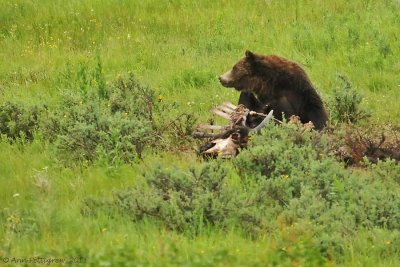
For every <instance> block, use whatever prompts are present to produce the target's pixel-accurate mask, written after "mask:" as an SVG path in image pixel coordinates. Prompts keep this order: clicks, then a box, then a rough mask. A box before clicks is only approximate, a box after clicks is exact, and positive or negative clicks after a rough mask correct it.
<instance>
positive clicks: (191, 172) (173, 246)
mask: <svg viewBox="0 0 400 267" xmlns="http://www.w3.org/2000/svg"><path fill="white" fill-rule="evenodd" d="M399 29H400V2H399V1H398V0H381V1H369V0H355V1H344V0H337V1H321V0H284V1H268V0H265V1H261V0H256V1H245V0H241V1H227V0H212V1H211V0H201V1H189V0H169V1H157V0H144V1H139V0H133V1H122V0H109V1H104V0H87V1H78V0H70V1H60V0H40V1H33V0H13V1H11V0H1V1H0V126H1V127H0V133H1V140H0V241H1V242H0V265H3V264H4V265H5V266H35V264H34V263H32V262H25V263H24V262H21V261H20V262H16V261H15V260H16V259H24V258H25V259H27V258H34V257H42V258H46V259H55V258H59V259H65V260H66V262H64V263H61V265H66V266H399V265H400V205H399V206H397V204H398V203H399V201H400V178H399V177H400V168H399V166H398V165H397V163H393V162H391V161H387V162H381V163H378V164H377V165H374V164H369V163H366V165H368V166H367V167H365V168H355V169H351V168H349V169H346V168H345V167H344V164H343V163H340V162H337V161H335V160H333V159H332V158H331V157H330V156H329V153H327V154H326V155H325V154H324V152H321V153H320V151H317V152H316V150H314V149H313V148H312V143H310V141H304V145H302V146H296V145H293V144H292V142H290V140H291V138H292V137H291V136H290V135H289V134H287V133H286V132H285V130H284V129H283V130H282V129H281V130H279V129H274V127H273V126H270V127H269V129H268V131H269V132H271V135H270V136H268V135H267V137H263V136H264V135H261V136H258V137H256V138H255V140H254V143H255V144H260V145H255V146H254V147H252V148H250V149H249V151H245V152H243V153H241V154H240V156H239V157H238V158H237V159H234V160H224V161H223V160H217V161H215V162H206V161H203V160H201V159H199V158H198V157H197V156H196V154H195V151H194V149H193V148H194V147H195V146H196V145H197V144H198V143H197V142H196V141H194V140H192V139H191V138H190V137H188V133H189V132H190V130H191V128H193V126H194V125H195V123H198V122H206V121H207V120H208V119H209V118H210V117H212V116H211V114H210V113H209V109H210V108H211V107H213V106H215V105H216V104H219V103H222V102H223V101H225V100H230V101H232V102H233V103H235V102H236V101H237V99H238V96H239V95H238V92H236V91H234V90H230V89H226V88H223V87H222V86H221V85H220V84H219V82H218V79H217V77H218V75H220V74H221V73H223V72H224V71H226V70H228V69H229V68H230V67H231V66H232V65H233V64H234V63H235V62H236V61H237V60H238V59H239V58H240V57H242V56H243V55H244V52H245V50H246V49H249V50H252V51H254V52H258V53H261V54H278V55H281V56H284V57H286V58H289V59H292V60H294V61H296V62H298V63H299V64H301V65H302V66H303V67H304V69H305V70H306V71H307V73H308V74H309V76H310V78H311V80H312V81H313V83H314V84H315V86H316V88H317V90H318V92H319V93H320V95H321V96H322V98H323V100H324V101H325V102H326V103H327V108H328V110H330V109H332V107H331V106H330V105H329V103H331V101H332V99H334V96H335V94H334V92H335V90H336V89H338V88H339V89H340V88H341V86H342V84H341V80H340V78H339V77H345V79H346V81H348V82H349V83H350V86H351V88H352V89H353V90H355V92H357V93H358V94H359V95H361V96H362V102H361V108H362V109H363V110H366V111H368V112H369V113H370V114H371V116H370V117H369V118H368V119H367V121H365V122H364V123H365V125H368V124H378V125H382V126H383V125H389V124H392V125H400V119H399V118H400V106H399V101H400V75H399V73H400V61H399V58H400V45H399V44H400V31H399ZM131 77H134V78H131ZM132 88H133V89H132ZM135 90H136V91H135ZM121 92H122V93H121ZM132 99H134V101H133V100H132ZM137 99H139V100H137ZM131 100H132V102H130V101H131ZM135 101H136V102H135ZM149 107H151V108H150V109H149ZM36 108H37V109H36ZM16 110H19V111H18V112H16ZM10 114H12V115H10ZM149 114H151V116H148V115H149ZM142 115H143V116H144V117H146V119H141V118H139V119H138V118H136V117H137V116H139V117H140V116H142ZM143 116H142V117H143ZM77 122H78V123H77ZM127 125H128V126H127ZM136 125H142V126H136ZM275 128H276V127H275ZM291 130H293V129H292V128H290V127H289V128H288V130H287V131H288V132H290V131H291ZM21 132H24V133H23V134H20V133H21ZM313 134H314V135H313ZM120 136H123V137H124V138H120ZM311 136H314V137H315V133H312V135H311ZM125 137H126V139H125ZM274 137H278V138H275V139H274ZM263 138H264V139H263ZM138 139H140V140H139V141H138ZM93 140H94V141H93ZM132 140H133V141H132ZM141 140H144V141H141ZM257 140H258V142H259V143H256V141H257ZM266 140H268V141H269V142H270V143H269V144H267V143H266ZM132 142H133V143H134V145H132ZM268 147H270V150H268ZM121 151H122V152H121ZM269 151H272V152H269ZM286 152H287V153H286ZM252 158H253V159H255V158H256V159H257V160H258V161H253V162H252V161H251V160H250V159H252ZM254 162H256V163H254ZM268 162H273V163H274V164H275V165H274V166H275V167H274V168H273V169H268V168H267V169H265V166H266V165H267V163H268ZM266 177H267V178H266ZM219 178H220V180H218V179H219ZM157 179H160V181H164V182H165V181H167V182H168V181H172V182H171V184H168V186H166V187H165V185H164V184H162V183H161V184H160V182H159V180H157ZM202 179H203V180H202ZM207 179H208V180H207ZM208 181H210V182H209V183H208ZM314 181H315V183H314ZM316 181H318V182H316ZM167 182H165V183H167ZM203 182H204V184H203ZM179 183H182V185H181V184H179ZM215 183H216V184H218V186H217V187H214V186H213V185H214V184H215ZM210 185H211V187H210ZM182 188H183V189H182ZM216 188H217V189H216ZM160 192H161V193H160ZM263 192H267V193H266V195H264V194H263ZM294 192H295V193H294ZM166 194H167V195H168V199H167V200H168V201H166V198H165V195H166ZM182 195H185V196H189V197H188V199H186V198H185V199H184V200H182V199H183V197H181V198H180V199H179V197H178V200H176V199H175V200H174V197H176V196H182ZM152 196H154V199H152ZM258 196H259V197H258ZM163 197H164V198H163ZM172 200H173V201H172ZM192 200H193V201H192ZM180 201H181V202H180ZM139 203H140V204H139ZM319 204H320V205H319ZM141 205H143V206H141ZM225 207H229V209H228V208H226V210H225ZM222 211H223V212H222ZM155 213H156V214H155ZM12 260H14V261H12ZM36 265H40V264H36ZM49 265H51V266H53V265H56V266H58V265H60V263H55V262H53V263H49Z"/></svg>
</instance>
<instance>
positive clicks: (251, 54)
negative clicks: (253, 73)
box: [245, 50, 256, 61]
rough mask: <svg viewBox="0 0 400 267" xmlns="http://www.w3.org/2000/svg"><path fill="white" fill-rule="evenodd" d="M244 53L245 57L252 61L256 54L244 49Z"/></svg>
mask: <svg viewBox="0 0 400 267" xmlns="http://www.w3.org/2000/svg"><path fill="white" fill-rule="evenodd" d="M245 55H246V58H247V59H249V60H252V61H253V60H254V59H255V58H256V55H255V54H254V53H253V52H251V51H249V50H246V53H245Z"/></svg>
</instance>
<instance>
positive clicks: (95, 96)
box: [43, 75, 157, 162]
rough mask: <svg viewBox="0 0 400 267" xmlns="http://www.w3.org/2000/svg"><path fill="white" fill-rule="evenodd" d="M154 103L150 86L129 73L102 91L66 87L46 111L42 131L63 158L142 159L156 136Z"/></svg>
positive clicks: (87, 159)
mask: <svg viewBox="0 0 400 267" xmlns="http://www.w3.org/2000/svg"><path fill="white" fill-rule="evenodd" d="M154 105H155V97H154V91H153V90H152V89H151V88H149V87H147V86H144V85H142V84H140V83H139V82H138V81H137V80H136V79H135V78H134V76H133V75H128V76H126V77H120V78H119V79H117V80H116V81H115V82H114V83H113V84H112V85H111V86H109V87H106V88H104V89H102V91H101V92H99V91H98V90H95V89H93V90H85V91H78V92H73V91H65V92H64V96H63V98H62V102H61V103H60V105H59V106H58V107H57V109H54V110H53V111H52V112H49V113H48V114H47V117H46V119H45V121H44V126H43V131H44V132H45V135H46V136H48V138H49V139H50V140H53V141H54V142H55V144H56V146H57V148H58V150H59V151H60V152H61V153H62V155H63V156H64V157H65V158H67V159H71V160H78V161H85V160H86V161H93V160H94V159H96V158H97V157H98V156H99V155H105V156H107V158H109V159H110V160H111V161H113V162H115V161H118V160H122V161H124V162H129V161H132V160H133V159H135V158H142V153H143V151H144V149H145V148H146V147H147V146H149V145H151V144H152V143H153V142H154V141H155V140H156V139H157V129H156V126H155V121H154V118H153V109H154Z"/></svg>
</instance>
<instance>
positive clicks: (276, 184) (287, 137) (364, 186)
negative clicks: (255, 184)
mask: <svg viewBox="0 0 400 267" xmlns="http://www.w3.org/2000/svg"><path fill="white" fill-rule="evenodd" d="M300 133H301V137H302V138H301V139H299V134H300ZM318 135H319V134H318V133H315V132H310V133H306V134H304V133H303V129H301V128H298V129H297V130H296V126H293V125H283V126H282V127H269V128H268V129H266V130H265V131H264V134H263V135H262V136H256V137H254V139H253V140H252V142H251V147H250V148H249V149H248V150H246V151H243V152H242V153H241V154H240V155H239V156H238V157H237V158H236V159H235V161H234V163H235V166H236V167H237V169H238V172H239V173H240V174H241V176H242V177H243V179H254V177H256V178H257V179H258V180H259V184H260V186H262V187H263V188H264V191H265V192H266V194H267V195H268V198H269V199H272V200H274V201H275V202H276V205H275V206H277V207H280V208H278V209H276V213H275V216H277V217H280V218H284V219H283V221H284V224H285V225H286V226H287V227H290V226H291V225H293V224H294V223H309V224H310V225H309V229H310V231H312V232H313V233H314V239H315V241H316V242H317V243H319V246H320V248H321V251H322V252H323V253H325V255H327V256H330V255H340V254H342V253H343V252H344V247H343V246H344V243H345V242H344V241H345V238H348V237H349V236H352V235H353V234H354V233H356V232H357V231H358V230H359V229H362V228H367V229H371V228H376V227H384V228H387V229H400V200H399V197H400V189H399V188H398V186H396V181H394V180H392V181H388V182H385V183H381V181H379V180H378V179H376V176H375V175H373V176H361V175H356V174H355V173H352V172H349V171H347V170H346V169H344V167H343V165H342V164H341V163H338V162H336V161H335V160H334V159H332V158H330V157H329V156H328V154H327V153H324V151H326V150H324V149H323V145H322V147H321V144H324V143H327V142H324V140H323V137H321V136H318ZM321 138H322V140H321ZM316 140H318V142H316ZM316 144H318V145H319V146H320V147H316ZM380 169H382V168H380ZM249 174H250V175H249Z"/></svg>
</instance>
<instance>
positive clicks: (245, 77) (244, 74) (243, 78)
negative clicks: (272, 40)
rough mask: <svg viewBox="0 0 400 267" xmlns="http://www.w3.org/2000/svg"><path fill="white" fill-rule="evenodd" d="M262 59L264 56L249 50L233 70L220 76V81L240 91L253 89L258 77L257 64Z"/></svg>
mask: <svg viewBox="0 0 400 267" xmlns="http://www.w3.org/2000/svg"><path fill="white" fill-rule="evenodd" d="M261 60H262V56H260V55H257V54H255V53H252V52H250V51H248V50H247V51H246V53H245V56H244V57H243V58H242V59H240V60H239V61H238V62H237V63H236V64H235V65H234V66H233V68H232V69H231V70H229V71H227V72H225V73H224V74H222V75H221V76H219V81H220V83H221V84H222V85H223V86H225V87H230V88H235V89H236V90H238V91H248V92H250V91H252V87H253V86H254V84H255V79H256V77H257V75H256V73H257V65H258V62H260V61H261Z"/></svg>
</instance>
